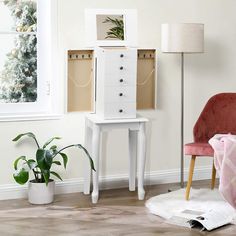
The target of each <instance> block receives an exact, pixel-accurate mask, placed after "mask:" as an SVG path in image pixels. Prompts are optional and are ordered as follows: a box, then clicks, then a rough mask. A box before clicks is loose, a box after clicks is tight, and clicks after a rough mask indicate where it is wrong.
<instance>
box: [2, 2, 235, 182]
mask: <svg viewBox="0 0 236 236" xmlns="http://www.w3.org/2000/svg"><path fill="white" fill-rule="evenodd" d="M58 3H59V6H58V10H59V17H58V20H59V51H60V56H59V64H60V74H61V78H60V82H63V80H65V79H66V78H65V61H64V60H65V50H66V49H75V48H80V47H84V38H85V35H84V32H85V29H84V9H85V8H136V9H137V10H138V21H139V22H138V37H139V38H138V40H139V46H140V47H154V48H157V50H158V82H157V83H158V91H157V93H158V101H157V104H158V109H157V110H156V111H145V112H141V114H142V115H144V116H147V117H148V118H150V125H149V127H148V134H149V135H148V139H149V143H148V156H147V166H146V170H147V171H148V172H149V171H157V170H171V169H176V168H179V158H180V157H179V153H180V56H179V55H172V54H165V55H164V54H162V53H161V52H160V36H161V35H160V34H161V32H160V29H161V24H162V23H168V22H200V23H204V24H205V53H204V54H196V55H187V56H186V60H185V81H186V86H185V141H186V142H187V141H191V140H192V127H193V124H194V122H195V121H196V119H197V117H198V115H199V113H200V111H201V110H202V108H203V106H204V104H205V103H206V101H207V99H208V98H209V97H210V96H212V95H213V94H215V93H218V92H226V91H235V89H236V66H235V63H236V46H235V43H236V27H235V22H236V14H235V9H236V1H235V0H224V1H222V0H207V1H206V0H178V1H176V0H148V1H144V0H119V1H112V0H99V1H95V0H58ZM61 93H62V96H61V97H62V99H63V89H62V91H61ZM26 131H32V132H34V133H35V134H36V135H37V136H38V137H39V139H40V140H42V141H44V140H45V139H47V138H49V137H51V136H53V135H57V136H61V137H63V140H62V141H60V142H59V143H60V144H63V145H64V144H70V143H77V142H79V143H83V140H84V114H69V115H65V116H64V117H63V118H62V119H60V120H53V121H52V120H50V121H32V122H9V123H8V122H3V123H0V150H1V164H0V185H3V184H10V183H13V182H14V181H13V179H12V172H13V167H12V163H13V160H14V159H15V158H16V157H17V156H20V155H23V154H28V155H31V156H33V155H34V153H33V150H34V149H33V143H32V142H23V143H22V144H21V145H17V146H16V145H14V143H13V142H12V141H11V139H12V138H13V137H14V136H16V134H18V133H21V132H26ZM104 138H105V141H106V144H107V145H106V146H105V145H103V147H104V148H105V152H104V160H105V162H104V164H103V165H102V175H118V174H126V173H127V170H128V165H127V164H128V160H127V155H128V146H127V133H126V132H125V131H122V130H121V131H120V130H118V131H114V132H112V133H109V134H108V135H104ZM68 154H69V155H70V157H71V159H70V161H69V165H68V169H67V171H66V172H64V171H61V174H62V176H64V178H65V179H71V178H79V177H82V170H83V167H82V161H81V154H80V152H79V151H77V150H70V151H68ZM197 162H198V163H197V164H198V165H209V164H210V162H208V161H206V162H204V161H202V162H201V161H197ZM186 165H188V163H187V162H186Z"/></svg>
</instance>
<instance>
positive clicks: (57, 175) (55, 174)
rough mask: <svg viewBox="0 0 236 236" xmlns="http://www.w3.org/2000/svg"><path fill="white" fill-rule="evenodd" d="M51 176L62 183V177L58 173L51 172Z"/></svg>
mask: <svg viewBox="0 0 236 236" xmlns="http://www.w3.org/2000/svg"><path fill="white" fill-rule="evenodd" d="M50 174H52V175H54V176H56V177H57V178H58V179H60V180H61V181H62V178H61V176H60V175H59V174H57V173H56V172H54V171H51V172H50Z"/></svg>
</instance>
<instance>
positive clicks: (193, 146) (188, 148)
mask: <svg viewBox="0 0 236 236" xmlns="http://www.w3.org/2000/svg"><path fill="white" fill-rule="evenodd" d="M184 154H185V155H195V156H210V157H213V156H214V150H213V149H212V147H211V145H210V144H208V143H188V144H185V145H184Z"/></svg>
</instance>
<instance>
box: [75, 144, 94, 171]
mask: <svg viewBox="0 0 236 236" xmlns="http://www.w3.org/2000/svg"><path fill="white" fill-rule="evenodd" d="M76 146H77V147H78V148H80V149H82V150H83V151H84V152H85V153H86V155H87V157H88V159H89V162H90V166H91V169H92V170H94V171H96V170H95V168H94V163H93V159H92V158H91V156H90V154H89V152H88V151H87V149H86V148H84V147H83V146H82V145H81V144H77V145H76Z"/></svg>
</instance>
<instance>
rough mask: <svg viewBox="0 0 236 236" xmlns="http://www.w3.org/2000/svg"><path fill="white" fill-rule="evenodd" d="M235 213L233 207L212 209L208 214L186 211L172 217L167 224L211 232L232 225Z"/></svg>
mask: <svg viewBox="0 0 236 236" xmlns="http://www.w3.org/2000/svg"><path fill="white" fill-rule="evenodd" d="M233 211H234V209H233V208H231V207H226V208H217V209H212V210H209V211H208V212H199V211H195V210H190V209H186V210H184V211H182V212H180V213H178V214H176V215H174V216H172V217H171V218H170V219H168V220H167V222H168V223H171V224H177V225H181V226H188V227H191V228H198V229H199V230H201V231H203V230H208V231H211V230H213V229H216V228H219V227H221V226H224V225H227V224H230V223H231V222H232V221H233V214H232V212H233Z"/></svg>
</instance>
